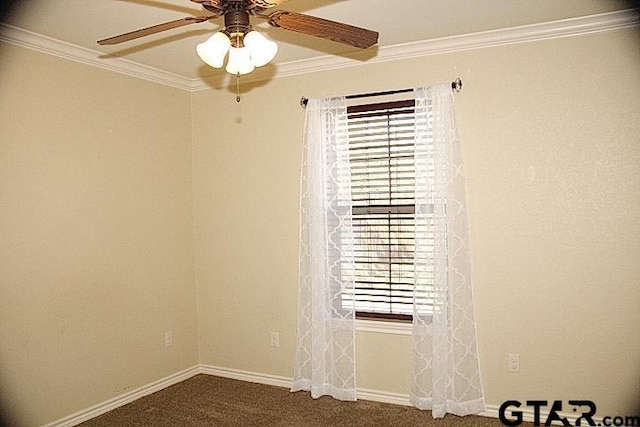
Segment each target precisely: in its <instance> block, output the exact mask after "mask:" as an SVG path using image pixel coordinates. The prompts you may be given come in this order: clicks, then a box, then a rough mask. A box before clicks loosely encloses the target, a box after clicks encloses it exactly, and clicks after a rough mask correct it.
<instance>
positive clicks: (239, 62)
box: [225, 47, 255, 75]
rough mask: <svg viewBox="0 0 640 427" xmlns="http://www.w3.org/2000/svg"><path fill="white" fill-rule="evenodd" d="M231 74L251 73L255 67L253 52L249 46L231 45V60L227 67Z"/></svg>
mask: <svg viewBox="0 0 640 427" xmlns="http://www.w3.org/2000/svg"><path fill="white" fill-rule="evenodd" d="M225 69H226V70H227V73H229V74H234V75H236V74H240V75H242V74H249V73H250V72H252V71H253V70H254V69H255V66H254V65H253V62H251V52H250V50H249V48H247V47H240V48H237V47H230V48H229V61H227V67H226V68H225Z"/></svg>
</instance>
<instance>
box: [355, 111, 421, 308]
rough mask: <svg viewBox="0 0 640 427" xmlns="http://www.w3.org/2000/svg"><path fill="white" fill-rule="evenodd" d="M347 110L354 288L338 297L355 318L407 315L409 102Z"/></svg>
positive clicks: (410, 271) (411, 209)
mask: <svg viewBox="0 0 640 427" xmlns="http://www.w3.org/2000/svg"><path fill="white" fill-rule="evenodd" d="M347 114H348V132H349V163H350V168H351V198H352V215H353V220H352V230H353V234H354V258H355V259H354V267H355V290H354V292H353V293H351V294H344V295H343V301H344V302H348V303H349V304H351V303H353V304H354V305H355V308H356V317H357V318H360V319H380V320H396V321H410V320H411V318H412V313H413V301H414V284H415V278H414V262H413V260H414V241H415V233H416V223H415V199H414V188H415V165H414V149H415V144H414V127H415V114H414V101H413V100H406V101H395V102H384V103H377V104H368V105H357V106H351V107H349V108H348V110H347ZM422 227H423V226H421V228H422ZM424 232H425V233H426V230H424ZM427 276H428V275H427ZM427 280H428V279H427ZM421 297H422V298H425V299H426V298H427V295H422V296H421Z"/></svg>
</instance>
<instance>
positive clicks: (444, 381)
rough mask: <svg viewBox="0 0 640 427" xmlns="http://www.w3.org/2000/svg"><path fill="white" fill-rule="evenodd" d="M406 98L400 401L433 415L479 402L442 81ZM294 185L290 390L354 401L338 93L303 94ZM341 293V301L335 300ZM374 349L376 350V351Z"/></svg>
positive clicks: (461, 208)
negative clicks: (405, 283) (407, 337)
mask: <svg viewBox="0 0 640 427" xmlns="http://www.w3.org/2000/svg"><path fill="white" fill-rule="evenodd" d="M414 93H415V98H416V110H415V112H416V124H415V147H416V148H415V163H416V187H415V199H416V200H415V204H416V208H415V211H416V228H415V230H416V238H415V242H416V243H415V255H414V257H415V259H414V266H415V267H414V268H415V278H416V279H415V280H416V281H415V290H414V295H415V297H414V315H413V324H412V333H413V348H412V350H413V364H412V378H411V383H410V400H411V402H412V404H413V405H414V406H416V407H418V408H420V409H431V410H432V415H433V417H436V418H438V417H443V416H444V415H445V414H446V413H452V414H456V415H468V414H472V413H478V412H482V411H483V410H484V409H485V406H484V395H483V391H482V386H481V384H480V373H479V362H478V351H477V344H476V331H475V323H474V315H473V298H472V292H471V282H470V263H469V241H468V235H467V217H466V208H465V189H464V177H463V174H462V157H461V154H460V146H459V141H458V137H457V131H456V127H455V120H454V111H453V99H452V92H451V87H450V86H449V85H439V86H432V87H427V88H420V89H416V90H415V91H414ZM306 114H307V117H306V126H305V138H304V149H303V161H302V175H301V182H300V189H301V201H300V267H299V269H300V271H299V286H300V290H299V308H298V343H297V350H296V362H295V370H294V381H293V386H292V391H297V390H310V391H311V395H312V397H314V398H316V397H319V396H321V395H330V396H333V397H335V398H337V399H341V400H355V399H356V378H355V371H356V369H355V343H354V341H355V333H354V329H355V327H354V324H355V322H354V318H355V308H354V306H353V304H354V303H353V301H354V298H352V295H353V292H354V273H353V231H352V216H351V215H352V213H351V179H350V168H349V148H348V143H349V141H348V129H347V109H346V103H345V99H344V98H327V99H310V100H309V101H308V104H307V113H306ZM344 295H347V298H343V296H344ZM381 351H384V349H381ZM390 363H394V362H393V361H390Z"/></svg>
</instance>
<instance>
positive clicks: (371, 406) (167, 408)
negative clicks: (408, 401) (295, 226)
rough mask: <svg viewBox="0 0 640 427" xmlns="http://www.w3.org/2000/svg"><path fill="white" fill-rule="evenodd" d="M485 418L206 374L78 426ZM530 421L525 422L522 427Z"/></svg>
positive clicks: (479, 426)
mask: <svg viewBox="0 0 640 427" xmlns="http://www.w3.org/2000/svg"><path fill="white" fill-rule="evenodd" d="M501 425H502V424H501V423H500V421H499V420H497V419H493V418H485V417H476V416H469V417H456V416H453V415H447V416H446V417H444V418H442V419H438V420H434V419H433V418H432V417H431V412H429V411H419V410H417V409H415V408H413V407H410V406H399V405H391V404H387V403H378V402H371V401H366V400H359V401H357V402H340V401H337V400H335V399H332V398H330V397H326V396H325V397H321V398H320V399H315V400H314V399H312V398H311V395H310V394H309V393H306V392H297V393H291V392H290V391H289V390H288V389H286V388H282V387H273V386H268V385H262V384H254V383H250V382H245V381H238V380H232V379H228V378H221V377H214V376H210V375H197V376H195V377H193V378H190V379H188V380H186V381H183V382H181V383H179V384H176V385H173V386H171V387H168V388H166V389H164V390H161V391H159V392H157V393H154V394H152V395H149V396H146V397H143V398H141V399H138V400H136V401H135V402H132V403H130V404H128V405H125V406H122V407H120V408H117V409H114V410H113V411H111V412H108V413H106V414H104V415H101V416H99V417H96V418H94V419H92V420H89V421H86V422H84V423H82V424H80V426H82V427H103V426H110V427H111V426H123V427H124V426H131V427H138V426H167V427H169V426H170V427H179V426H193V427H200V426H243V427H245V426H282V427H284V426H296V427H297V426H305V427H307V426H309V427H314V426H318V427H320V426H322V427H325V426H441V427H446V426H461V427H465V426H468V427H471V426H473V427H489V426H496V427H497V426H501ZM527 425H531V424H528V423H524V424H523V426H527Z"/></svg>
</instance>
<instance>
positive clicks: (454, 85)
mask: <svg viewBox="0 0 640 427" xmlns="http://www.w3.org/2000/svg"><path fill="white" fill-rule="evenodd" d="M451 90H454V91H456V92H460V91H461V90H462V80H460V77H458V78H457V79H455V80H454V81H452V82H451ZM411 91H413V89H398V90H388V91H385V92H371V93H358V94H355V95H347V96H345V98H346V99H356V98H368V97H372V96H384V95H394V94H396V93H405V92H411ZM307 102H309V98H306V97H304V96H303V97H302V98H300V106H301V107H302V108H307Z"/></svg>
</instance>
